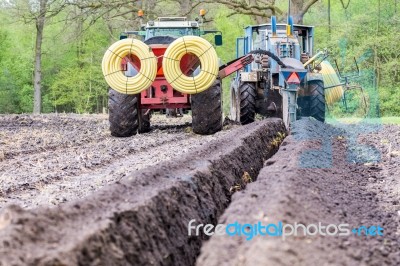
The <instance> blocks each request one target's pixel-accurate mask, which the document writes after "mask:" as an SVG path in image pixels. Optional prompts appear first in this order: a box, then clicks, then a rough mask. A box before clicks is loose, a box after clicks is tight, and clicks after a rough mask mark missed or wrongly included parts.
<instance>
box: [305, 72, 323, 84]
mask: <svg viewBox="0 0 400 266" xmlns="http://www.w3.org/2000/svg"><path fill="white" fill-rule="evenodd" d="M318 80H320V81H322V82H323V81H324V78H323V76H322V74H321V73H311V72H310V73H307V76H306V78H305V82H308V81H318Z"/></svg>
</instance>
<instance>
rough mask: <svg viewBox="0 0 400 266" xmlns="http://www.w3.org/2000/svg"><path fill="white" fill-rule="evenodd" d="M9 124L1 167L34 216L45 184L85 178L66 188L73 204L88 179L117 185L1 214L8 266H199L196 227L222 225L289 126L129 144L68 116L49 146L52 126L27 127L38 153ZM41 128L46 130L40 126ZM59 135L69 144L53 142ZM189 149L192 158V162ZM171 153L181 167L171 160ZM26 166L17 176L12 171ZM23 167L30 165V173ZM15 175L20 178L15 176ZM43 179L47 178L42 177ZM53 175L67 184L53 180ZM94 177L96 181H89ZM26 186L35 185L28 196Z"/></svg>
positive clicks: (166, 135)
mask: <svg viewBox="0 0 400 266" xmlns="http://www.w3.org/2000/svg"><path fill="white" fill-rule="evenodd" d="M2 119H3V122H2V126H3V128H4V126H5V125H7V128H6V129H4V130H3V132H6V134H5V136H6V138H2V141H3V144H2V145H5V146H3V147H6V148H5V149H4V150H5V152H4V153H5V156H4V157H5V159H3V162H4V161H5V162H8V163H5V165H3V166H2V167H3V168H2V171H8V174H7V175H8V176H12V175H11V174H13V173H14V174H15V175H16V177H17V178H14V180H11V181H10V179H9V178H5V175H3V177H2V181H4V182H2V187H3V188H4V189H3V191H5V195H4V196H3V197H4V198H5V199H6V200H8V199H9V198H11V197H12V195H16V196H15V197H16V198H17V199H18V200H19V202H22V203H26V205H27V207H31V206H32V205H33V204H32V203H31V202H36V201H35V200H34V199H36V198H37V194H36V195H35V193H38V192H37V190H38V191H40V190H39V189H37V188H36V185H35V186H34V187H31V184H39V183H40V182H43V181H44V180H45V181H46V182H48V183H50V184H52V183H56V184H58V183H59V182H68V180H74V178H73V177H77V176H79V178H78V180H79V182H76V183H74V182H72V183H71V187H69V188H68V190H69V191H72V192H71V195H73V197H72V198H76V197H79V198H80V195H79V194H77V193H76V192H77V191H80V190H82V189H83V190H85V189H87V188H86V187H85V186H86V185H85V184H84V183H83V185H82V183H81V182H83V181H84V180H85V179H86V178H88V176H89V177H91V176H93V178H97V177H96V176H97V175H98V174H99V173H103V172H104V173H105V176H106V177H107V178H109V176H110V175H111V176H112V177H111V179H112V180H111V181H107V182H105V183H111V182H115V183H114V184H110V185H108V186H105V187H103V188H102V189H100V190H98V191H96V192H94V193H88V196H87V197H85V198H83V199H74V200H71V202H69V201H68V202H66V203H64V204H60V205H58V206H56V207H53V208H48V207H46V206H41V207H39V208H36V209H31V210H29V209H28V210H26V209H23V208H21V207H19V206H16V205H12V206H8V207H6V208H4V209H3V210H2V212H1V214H0V265H2V266H3V265H193V264H194V262H195V258H196V257H197V255H198V254H199V251H200V246H201V242H202V240H204V238H203V237H193V236H191V237H190V236H188V235H187V224H188V222H189V221H190V220H191V219H196V220H197V221H200V222H203V223H216V222H217V219H218V218H219V216H220V215H221V214H222V212H223V211H224V209H225V208H226V207H227V206H228V204H229V202H230V198H231V195H232V193H233V191H234V190H235V189H232V188H238V187H239V188H241V189H243V188H244V187H245V186H246V184H247V183H248V182H249V179H248V178H246V179H244V178H243V176H246V177H248V176H250V177H253V178H254V177H256V176H257V175H258V172H259V170H260V169H261V168H262V167H263V162H264V160H266V159H268V158H269V157H270V156H272V154H273V153H274V152H275V151H276V150H277V147H278V145H279V141H280V140H281V138H278V139H277V137H278V132H280V133H281V134H280V135H282V133H283V132H284V126H283V123H282V121H281V120H279V119H271V120H265V121H262V122H258V123H253V124H251V125H248V126H244V127H237V128H235V129H232V130H228V131H225V132H221V133H218V134H216V135H214V136H209V137H203V136H197V135H193V134H191V133H185V130H182V129H178V130H177V129H176V128H170V127H167V128H166V129H165V130H166V132H164V131H163V130H160V131H157V129H156V130H154V131H153V132H151V133H149V134H148V135H146V134H144V135H139V136H135V137H132V138H129V139H122V140H121V139H114V138H109V137H108V136H107V134H108V133H107V132H106V126H105V125H104V124H106V123H104V122H102V119H99V118H81V117H76V118H75V117H70V116H68V117H66V118H65V120H67V122H66V123H65V124H64V123H61V124H59V123H58V122H56V123H55V124H56V125H55V126H51V125H52V124H54V123H52V122H51V121H54V120H57V121H58V120H59V119H58V118H57V119H53V118H52V117H51V118H46V117H45V118H44V119H45V120H46V119H49V120H51V121H50V122H49V123H48V124H46V127H45V128H49V129H48V131H47V132H48V133H46V136H48V137H44V136H40V135H39V136H37V134H42V133H43V123H45V122H38V121H43V120H42V118H37V117H34V118H32V117H24V118H23V119H24V121H25V120H26V121H28V122H27V124H28V125H30V126H28V128H26V130H25V131H24V132H27V133H26V134H29V132H34V131H35V130H36V133H35V134H36V135H35V137H34V138H38V142H37V144H34V143H33V144H32V143H30V142H29V141H28V142H26V141H25V140H23V138H20V137H18V136H17V135H18V133H19V132H21V125H22V123H19V124H17V125H16V126H13V125H11V126H8V125H9V124H10V118H7V117H6V118H2ZM13 119H14V120H17V121H18V120H19V119H20V118H15V117H14V118H11V120H13ZM80 120H81V123H79V121H80ZM31 121H33V122H31ZM103 121H104V120H103ZM25 123H26V122H24V124H25ZM35 123H38V124H41V125H40V126H39V125H38V124H37V125H38V126H37V127H35V126H32V124H35ZM11 124H12V123H11ZM40 128H41V129H40ZM22 129H23V127H22ZM56 129H58V131H56ZM46 130H47V129H46ZM53 131H56V132H58V134H61V135H62V136H59V137H54V138H52V137H51V135H53V134H55V133H52V132H53ZM187 131H189V130H187ZM12 132H14V133H15V134H12ZM82 132H84V133H83V136H80V134H82ZM66 136H68V138H66ZM77 136H78V137H77ZM3 139H5V140H6V141H4V140H3ZM47 139H49V140H47ZM39 140H40V141H39ZM207 140H208V141H207ZM12 142H13V143H12ZM15 143H17V144H15ZM18 143H20V144H18ZM43 143H44V144H43ZM203 144H204V145H203ZM12 147H18V149H16V151H14V149H12ZM40 147H43V148H40ZM50 147H52V148H50ZM157 148H159V149H157ZM161 148H162V149H161ZM151 149H154V151H149V150H151ZM167 149H171V150H169V151H166V150H167ZM185 149H186V150H188V149H190V151H188V152H187V153H185ZM149 152H150V153H151V158H150V159H147V162H146V160H144V159H143V158H145V156H146V155H147V153H149ZM166 153H167V157H169V158H174V160H171V159H170V160H169V161H167V160H165V159H164V160H163V157H164V156H165V154H166ZM139 155H140V156H141V157H142V158H138V156H139ZM159 157H161V159H160V158H159ZM24 158H26V159H24ZM74 159H75V160H74ZM151 159H153V160H158V161H156V162H153V161H152V160H151ZM32 160H33V163H32ZM160 160H163V161H162V162H160ZM18 161H19V162H20V163H19V165H18V167H17V166H13V164H16V162H18ZM24 161H25V163H31V164H32V165H31V166H25V165H24V163H23V162H24ZM143 161H145V163H147V166H152V165H154V164H157V166H152V167H147V168H143V169H141V170H139V171H134V170H136V167H137V166H136V164H137V163H142V162H143ZM48 162H50V163H48ZM94 162H96V164H94ZM47 164H49V168H50V169H48V168H47V166H46V165H47ZM107 164H108V165H107ZM118 164H122V166H124V167H126V168H127V169H126V170H125V171H123V173H118V174H115V176H113V173H114V172H107V171H112V170H113V171H115V172H117V170H116V169H114V168H116V167H118ZM10 165H11V167H12V170H9V169H8V168H7V166H10ZM104 165H106V166H104ZM132 165H134V166H132ZM24 167H25V168H24ZM35 167H37V168H35ZM65 167H66V168H65ZM101 167H103V169H98V168H101ZM29 169H31V171H30V172H31V173H33V174H32V175H31V174H30V173H29ZM42 171H46V175H44V176H41V175H39V173H41V172H42ZM54 171H57V173H58V175H62V176H61V177H58V175H57V176H48V175H50V174H52V173H53V172H54ZM86 171H89V172H90V173H89V175H86V176H85V175H84V174H85V173H86ZM64 172H66V174H64ZM121 177H122V179H121ZM24 179H27V180H26V181H22V180H24ZM60 180H61V181H60ZM100 180H101V179H100ZM23 184H28V185H25V186H27V189H26V190H25V188H24V185H23ZM63 184H65V183H63ZM91 189H93V190H97V189H98V188H97V187H96V188H90V189H89V190H91ZM30 190H32V191H34V195H33V196H27V198H28V200H25V199H26V197H20V196H19V195H21V194H23V195H29V192H27V191H30ZM62 190H63V188H62V189H60V191H62ZM60 191H59V192H60ZM59 192H57V193H59ZM83 194H84V195H86V192H85V193H83ZM10 195H11V196H10ZM44 205H46V204H44Z"/></svg>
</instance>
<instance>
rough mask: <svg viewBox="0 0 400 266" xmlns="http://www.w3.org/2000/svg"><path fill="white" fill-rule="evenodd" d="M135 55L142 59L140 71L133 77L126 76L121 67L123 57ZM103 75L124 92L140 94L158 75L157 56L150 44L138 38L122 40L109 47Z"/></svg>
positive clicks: (112, 85) (110, 84)
mask: <svg viewBox="0 0 400 266" xmlns="http://www.w3.org/2000/svg"><path fill="white" fill-rule="evenodd" d="M130 54H132V55H135V56H137V57H138V58H139V60H140V64H141V66H140V71H139V73H138V74H137V75H135V76H133V77H126V76H125V74H124V71H123V70H122V69H121V63H122V59H123V58H124V57H126V56H128V55H130ZM102 69H103V75H104V78H105V79H106V82H107V84H108V85H109V86H110V87H111V88H112V89H114V90H116V91H118V92H120V93H124V94H138V93H140V92H142V91H143V90H145V89H147V88H148V87H150V85H151V84H152V83H153V81H154V80H155V78H156V75H157V58H156V57H155V56H154V54H153V52H151V49H150V47H149V46H147V45H146V44H145V43H144V42H142V41H139V40H136V39H131V38H129V39H124V40H120V41H118V42H116V43H114V44H113V45H111V46H110V48H108V50H107V51H106V53H105V54H104V57H103V62H102Z"/></svg>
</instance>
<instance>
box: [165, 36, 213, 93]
mask: <svg viewBox="0 0 400 266" xmlns="http://www.w3.org/2000/svg"><path fill="white" fill-rule="evenodd" d="M186 54H193V55H195V56H197V57H198V58H199V59H200V65H201V67H200V68H201V70H200V73H199V74H198V75H196V76H194V77H188V76H186V75H185V74H183V73H182V70H181V67H180V61H181V59H182V57H183V56H184V55H186ZM163 69H164V76H165V78H166V79H167V81H168V83H169V84H171V86H172V87H173V88H174V89H175V90H177V91H180V92H182V93H188V94H195V93H199V92H202V91H205V90H207V89H208V88H209V87H211V86H212V84H213V83H214V81H215V79H216V78H217V76H218V70H219V65H218V56H217V52H216V51H215V49H214V47H213V46H212V45H211V44H210V43H209V42H208V41H207V40H205V39H203V38H201V37H198V36H184V37H180V38H178V39H176V40H175V41H174V42H172V43H171V44H170V45H169V46H168V48H167V50H166V51H165V54H164V58H163Z"/></svg>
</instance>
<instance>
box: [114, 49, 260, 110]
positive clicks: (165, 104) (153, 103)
mask: <svg viewBox="0 0 400 266" xmlns="http://www.w3.org/2000/svg"><path fill="white" fill-rule="evenodd" d="M150 47H151V48H152V51H153V53H154V55H155V56H156V57H157V58H158V61H157V76H156V79H155V81H154V82H153V84H152V85H151V86H150V87H149V88H148V89H147V90H144V91H142V92H141V94H140V106H139V108H140V109H154V110H160V109H169V108H171V109H174V108H187V109H190V106H191V105H190V95H189V94H185V93H181V92H179V91H176V90H174V89H173V87H172V86H171V85H170V84H169V83H168V81H167V80H166V79H165V77H164V71H163V67H162V59H163V58H162V57H163V55H164V53H165V50H166V49H167V47H168V45H165V44H154V45H150ZM252 61H253V56H252V55H251V54H248V55H245V56H243V57H240V58H238V59H236V60H233V61H231V62H229V63H227V64H225V65H223V66H221V67H220V68H219V75H218V76H219V78H220V79H223V78H225V77H226V76H228V75H230V74H232V73H233V72H236V71H238V70H240V69H241V68H243V67H245V66H246V65H248V64H250V63H251V62H252ZM128 63H129V64H130V65H132V66H133V67H134V68H135V69H136V70H137V71H139V70H140V60H139V59H138V58H137V57H135V56H129V57H126V58H125V59H124V60H123V63H122V69H123V70H127V64H128ZM180 64H181V69H182V72H183V74H185V75H188V76H189V75H191V74H192V73H193V72H194V71H195V70H196V68H197V67H198V66H199V65H200V60H199V59H198V58H197V57H196V56H195V55H192V54H187V55H185V56H184V57H183V58H182V60H181V63H180Z"/></svg>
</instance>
